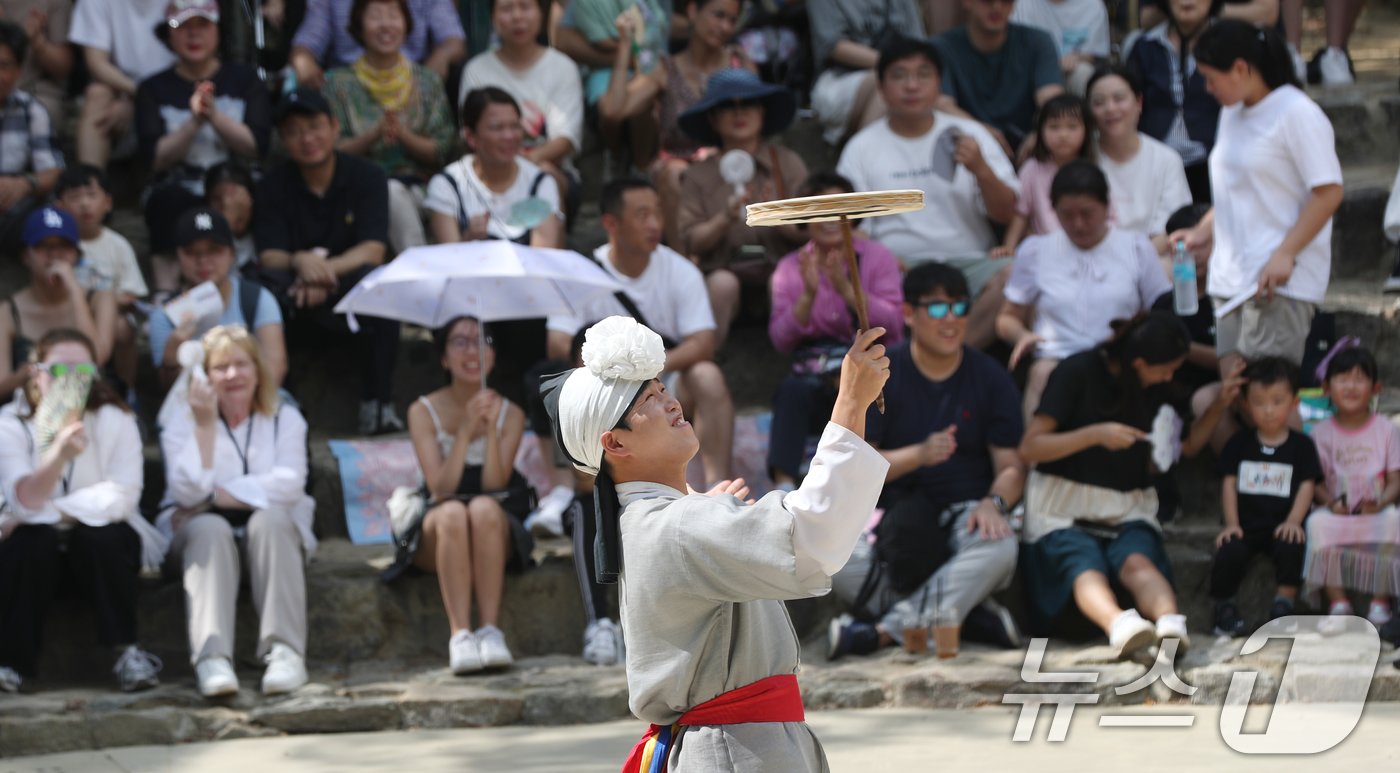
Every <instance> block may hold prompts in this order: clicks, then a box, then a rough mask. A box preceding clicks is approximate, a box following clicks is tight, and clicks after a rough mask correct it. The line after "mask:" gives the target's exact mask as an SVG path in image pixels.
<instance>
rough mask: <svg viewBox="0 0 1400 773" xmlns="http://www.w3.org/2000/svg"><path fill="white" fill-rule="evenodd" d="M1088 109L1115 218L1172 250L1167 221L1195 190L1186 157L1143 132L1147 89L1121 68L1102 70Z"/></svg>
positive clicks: (1093, 84) (1096, 75)
mask: <svg viewBox="0 0 1400 773" xmlns="http://www.w3.org/2000/svg"><path fill="white" fill-rule="evenodd" d="M1089 109H1090V111H1092V112H1093V114H1094V126H1095V128H1097V129H1098V137H1099V140H1098V147H1097V148H1096V151H1097V153H1096V155H1097V158H1098V163H1099V168H1100V169H1103V173H1104V174H1105V175H1107V176H1108V188H1109V190H1110V191H1112V192H1113V201H1112V203H1113V216H1114V219H1115V221H1116V224H1117V226H1118V227H1119V228H1121V229H1123V230H1124V231H1136V232H1137V233H1140V234H1145V235H1146V236H1147V237H1148V238H1149V239H1151V240H1152V246H1153V247H1156V248H1157V252H1158V254H1162V253H1165V252H1166V251H1167V247H1168V246H1169V245H1168V244H1167V218H1169V217H1171V216H1172V213H1173V212H1175V211H1177V210H1178V209H1180V208H1182V207H1184V206H1186V205H1187V204H1190V203H1191V188H1190V186H1188V185H1187V183H1186V170H1185V169H1184V168H1183V167H1182V165H1181V156H1179V155H1177V153H1176V152H1175V151H1173V150H1172V149H1171V148H1169V147H1167V146H1166V145H1163V144H1162V143H1160V142H1158V141H1157V140H1154V139H1152V138H1151V137H1149V136H1147V135H1146V134H1143V133H1142V132H1140V131H1138V119H1139V117H1141V116H1142V87H1141V86H1139V85H1138V82H1137V79H1136V78H1135V77H1133V75H1132V74H1131V73H1129V72H1128V71H1127V70H1124V69H1123V68H1121V67H1118V66H1116V65H1114V66H1112V67H1104V68H1101V69H1100V70H1099V71H1098V72H1096V73H1094V77H1093V78H1091V79H1090V80H1089Z"/></svg>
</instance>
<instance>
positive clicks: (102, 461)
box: [0, 402, 145, 526]
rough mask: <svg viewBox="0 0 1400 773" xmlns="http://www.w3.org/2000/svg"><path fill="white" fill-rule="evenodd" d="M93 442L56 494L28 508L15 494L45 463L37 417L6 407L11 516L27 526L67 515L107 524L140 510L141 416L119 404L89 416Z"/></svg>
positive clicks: (5, 474) (1, 437)
mask: <svg viewBox="0 0 1400 773" xmlns="http://www.w3.org/2000/svg"><path fill="white" fill-rule="evenodd" d="M83 427H84V428H85V429H86V430H87V437H88V446H87V448H86V449H84V450H83V452H82V453H81V454H78V456H77V458H75V459H74V460H73V461H72V462H70V463H69V465H68V467H67V469H66V471H65V473H64V475H63V477H62V479H61V480H60V481H59V482H58V485H56V486H55V487H54V491H53V493H52V494H51V495H50V496H49V498H48V499H47V500H45V501H44V503H43V504H42V505H40V506H39V507H35V508H31V507H25V505H24V503H23V502H20V500H19V497H18V496H17V495H16V493H15V487H16V486H18V485H19V482H20V480H21V479H22V478H24V477H26V476H28V475H29V474H30V473H32V472H34V470H35V469H36V468H37V467H38V466H39V448H38V445H37V443H36V442H35V437H34V426H33V421H32V420H31V419H30V418H27V417H21V416H20V413H19V408H18V406H16V404H15V403H13V402H12V403H10V404H9V405H6V406H5V407H4V408H3V409H0V492H3V494H4V497H5V501H6V502H7V507H6V514H7V515H8V516H10V517H12V518H15V519H17V520H19V521H20V522H22V523H27V524H56V523H59V522H60V521H61V520H62V519H63V516H65V515H66V516H68V517H70V518H72V519H74V520H76V521H79V522H81V523H84V524H87V525H89V526H105V525H107V524H110V523H116V522H118V521H124V520H126V519H127V518H129V517H131V516H133V515H136V514H137V505H138V503H139V502H140V500H141V487H142V484H143V482H144V472H145V471H144V470H143V468H142V464H143V458H142V455H141V432H140V430H139V429H138V428H137V426H136V417H134V416H132V415H131V414H129V413H127V412H126V411H123V410H122V409H120V408H118V407H117V406H115V405H104V406H102V407H101V408H98V409H97V410H96V411H89V412H88V413H85V414H84V415H83Z"/></svg>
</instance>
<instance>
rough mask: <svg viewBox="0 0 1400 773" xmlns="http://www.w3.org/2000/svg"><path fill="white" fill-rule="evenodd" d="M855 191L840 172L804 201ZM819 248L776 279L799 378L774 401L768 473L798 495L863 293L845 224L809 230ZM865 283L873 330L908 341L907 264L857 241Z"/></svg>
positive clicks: (815, 180)
mask: <svg viewBox="0 0 1400 773" xmlns="http://www.w3.org/2000/svg"><path fill="white" fill-rule="evenodd" d="M853 190H854V186H852V185H851V182H850V181H849V180H847V179H846V178H844V177H842V176H841V175H839V174H836V173H835V172H819V173H817V174H814V175H812V176H811V177H809V178H807V181H806V182H805V183H804V184H803V185H802V186H801V189H800V190H799V191H798V195H799V196H824V195H827V194H832V193H850V192H852V191H853ZM808 232H809V234H810V236H811V241H809V242H807V243H806V244H805V245H803V246H802V247H801V248H800V249H798V250H797V251H796V252H792V253H789V254H788V255H786V256H785V257H784V258H783V259H782V260H781V261H779V262H778V267H777V268H776V269H775V270H774V272H773V281H772V285H771V286H770V287H771V293H772V309H771V313H770V316H769V318H768V337H769V338H771V339H772V340H773V346H774V348H776V349H777V350H778V351H780V352H791V353H792V354H793V363H792V372H791V373H790V374H788V376H787V378H785V379H784V380H783V383H782V384H780V385H779V386H778V393H777V395H776V396H775V397H774V399H773V425H772V429H771V431H770V437H769V442H768V474H769V477H771V478H772V479H773V482H774V483H776V484H777V485H778V487H779V488H784V489H786V490H789V491H791V490H792V489H793V488H795V487H796V485H797V482H798V480H799V479H800V478H801V476H802V468H803V466H804V465H805V464H806V463H807V459H806V454H805V451H806V445H807V435H808V434H809V433H812V432H815V431H816V430H817V429H819V428H820V424H818V423H814V422H819V421H823V419H822V417H823V416H826V415H828V414H830V413H831V405H832V402H833V401H834V400H835V399H836V380H835V378H836V376H837V374H838V373H839V372H840V370H841V358H842V356H843V355H844V354H845V352H846V350H847V349H849V348H850V345H851V341H852V340H854V338H855V334H856V315H855V311H854V309H855V303H856V300H855V298H856V296H855V290H854V287H853V285H852V283H851V279H850V274H849V273H848V272H849V269H848V268H847V264H846V252H845V245H844V243H843V239H842V236H841V226H840V224H839V223H835V222H830V223H816V224H813V225H811V226H809V227H808ZM854 247H855V251H856V261H857V265H859V267H860V282H861V286H862V289H864V290H865V294H866V299H867V304H868V307H869V314H870V325H871V327H883V328H885V330H887V331H888V332H887V333H885V337H884V341H883V343H884V344H885V345H886V346H890V345H892V344H896V343H898V342H899V341H900V340H901V339H903V338H904V318H903V316H902V314H901V311H900V304H901V303H902V302H903V295H902V294H901V292H900V270H899V261H898V260H896V259H895V257H894V255H893V254H892V253H891V252H890V251H889V250H888V249H886V248H885V247H884V245H881V244H880V243H879V242H874V241H870V240H869V239H861V238H857V239H855V241H854Z"/></svg>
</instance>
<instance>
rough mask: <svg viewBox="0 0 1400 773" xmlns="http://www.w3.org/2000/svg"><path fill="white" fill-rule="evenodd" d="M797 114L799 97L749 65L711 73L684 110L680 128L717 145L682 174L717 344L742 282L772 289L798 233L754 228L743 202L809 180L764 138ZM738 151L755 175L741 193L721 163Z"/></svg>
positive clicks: (685, 211)
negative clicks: (764, 78)
mask: <svg viewBox="0 0 1400 773" xmlns="http://www.w3.org/2000/svg"><path fill="white" fill-rule="evenodd" d="M796 114H797V99H796V97H794V96H793V94H792V92H790V91H788V90H787V89H786V88H784V87H782V86H773V85H769V84H766V83H764V82H762V81H760V80H759V79H758V76H757V75H754V74H753V73H752V72H749V71H748V70H740V69H731V70H720V71H719V72H717V73H715V74H714V75H711V76H710V81H709V85H708V86H706V87H705V96H704V97H701V99H700V101H698V102H696V103H695V104H694V105H692V106H691V107H690V109H689V110H687V111H686V112H685V113H684V114H682V115H681V118H680V125H681V129H682V130H683V131H685V132H686V133H687V134H689V135H691V136H692V137H694V138H695V139H696V140H698V141H699V142H701V143H703V144H705V145H708V146H714V147H717V148H718V151H719V152H717V153H715V154H714V155H712V156H710V157H709V158H706V159H705V160H704V161H700V162H698V163H695V164H692V165H691V166H690V168H689V169H687V170H686V172H685V175H684V177H683V178H682V180H681V191H680V200H681V206H680V214H679V217H680V224H679V225H680V228H679V230H680V233H681V234H682V236H681V245H682V247H681V249H682V250H683V252H684V253H685V254H686V255H687V256H689V257H690V259H691V260H693V261H695V262H696V264H698V265H699V266H700V270H701V271H703V272H705V285H706V287H707V288H708V289H709V293H710V308H712V309H713V310H714V312H715V323H716V324H717V325H718V326H719V327H718V329H717V332H716V339H717V343H716V346H717V347H723V346H724V342H725V341H726V340H728V338H729V326H730V325H732V324H733V323H734V320H735V318H737V317H738V316H739V300H740V294H741V292H740V291H741V289H742V288H741V285H743V284H747V285H749V286H750V287H756V288H758V289H767V287H768V279H769V277H770V276H771V275H772V270H773V266H774V265H775V264H776V263H777V261H778V257H779V256H780V255H782V254H783V253H785V252H787V251H788V250H789V249H791V248H792V247H794V246H796V245H797V244H798V243H799V242H800V241H801V232H800V231H799V230H798V229H797V227H796V226H780V227H778V228H750V227H749V226H748V225H747V224H745V223H744V206H745V205H746V204H749V203H751V202H758V201H772V200H775V199H785V198H788V197H789V196H790V195H791V193H790V191H795V190H797V189H798V188H799V187H801V186H802V184H803V183H804V182H805V181H806V180H807V165H806V164H804V163H802V157H801V156H799V155H797V154H796V153H794V152H793V151H791V150H789V149H788V148H784V147H779V146H777V145H773V144H770V143H767V142H764V139H765V138H767V137H771V136H773V135H775V134H780V133H782V131H783V130H784V129H786V128H787V127H788V125H790V124H791V123H792V119H793V118H794V117H795V116H796ZM733 151H739V152H742V153H747V154H748V156H749V158H750V159H752V160H753V170H754V172H753V178H752V179H750V180H749V181H748V182H747V183H746V184H745V185H744V191H743V193H737V192H736V191H735V189H734V184H733V183H730V182H727V181H726V180H725V179H724V175H723V173H722V171H721V163H722V159H723V158H724V156H726V155H727V154H729V153H730V152H733Z"/></svg>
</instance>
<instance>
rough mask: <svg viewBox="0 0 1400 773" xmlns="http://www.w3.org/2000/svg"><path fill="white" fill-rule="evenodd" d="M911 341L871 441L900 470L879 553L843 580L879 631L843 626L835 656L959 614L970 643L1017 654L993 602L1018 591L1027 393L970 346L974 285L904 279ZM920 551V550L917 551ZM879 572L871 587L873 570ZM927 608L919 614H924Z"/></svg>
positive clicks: (928, 276)
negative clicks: (921, 617)
mask: <svg viewBox="0 0 1400 773" xmlns="http://www.w3.org/2000/svg"><path fill="white" fill-rule="evenodd" d="M904 300H905V303H904V321H905V323H906V324H908V325H909V328H910V331H911V335H910V341H909V343H907V344H905V345H904V346H899V347H895V348H894V349H892V350H890V379H889V381H888V382H887V383H886V385H885V398H886V399H885V403H886V412H885V414H884V415H881V414H879V413H877V412H876V411H873V410H872V411H871V413H870V416H869V417H868V418H867V420H866V421H867V425H866V426H867V429H866V439H867V440H868V441H869V442H870V444H871V445H872V446H874V447H875V448H877V449H879V450H880V453H881V455H883V456H884V457H885V459H887V460H888V461H889V462H890V469H889V472H888V474H887V475H886V478H885V490H884V493H883V495H882V496H881V505H882V506H884V507H885V514H884V516H883V518H882V519H881V522H880V526H879V527H878V529H877V535H878V536H877V539H876V545H875V548H874V549H873V550H872V549H871V547H870V545H869V543H868V542H866V541H865V540H862V541H860V542H859V543H858V544H857V545H856V549H855V553H854V554H853V555H852V556H851V560H850V561H849V562H848V563H847V564H846V567H845V568H844V569H842V570H841V571H840V572H839V573H838V574H837V575H836V576H835V577H834V578H832V585H833V587H834V588H835V590H836V592H837V593H838V594H840V595H841V596H842V597H843V600H845V601H846V602H848V603H851V604H853V605H854V606H855V607H856V608H857V612H858V613H860V614H863V615H866V616H869V617H875V618H878V619H879V622H878V623H877V624H876V625H874V626H871V625H868V624H865V623H846V622H844V621H837V622H836V623H834V624H833V625H832V628H831V632H830V633H831V637H830V641H829V642H828V645H829V655H830V656H831V657H839V656H840V655H842V654H845V653H847V652H855V653H862V652H870V651H873V650H874V649H875V648H876V647H877V646H878V645H879V644H881V643H888V642H890V641H895V640H897V639H898V638H899V637H900V635H901V634H902V630H901V628H902V626H901V625H900V621H901V620H903V619H905V618H907V617H909V616H911V615H913V614H916V613H918V612H920V611H922V612H923V613H925V614H932V613H933V612H934V610H935V609H942V610H957V615H958V616H959V617H962V618H966V619H965V621H964V628H965V629H967V631H968V632H969V633H973V632H978V633H980V632H985V633H986V634H987V638H989V639H991V640H993V641H994V642H996V643H1000V644H1003V645H1006V646H1014V645H1016V644H1017V643H1018V639H1019V637H1020V634H1019V632H1018V631H1017V630H1016V627H1015V624H1014V622H1013V621H1012V620H1011V617H1010V615H1009V614H1008V613H1007V612H1006V610H1005V609H1004V608H1003V607H1001V606H1000V605H999V604H997V603H996V602H994V601H992V600H991V598H990V596H991V594H992V593H993V592H994V591H997V590H999V589H1001V588H1004V587H1006V585H1007V584H1009V583H1010V581H1011V577H1012V574H1013V573H1014V572H1015V569H1016V539H1015V535H1014V534H1013V532H1012V528H1011V526H1010V525H1009V524H1008V523H1007V520H1006V516H1007V514H1008V513H1009V511H1010V508H1011V506H1012V505H1014V504H1016V503H1017V502H1019V501H1020V499H1021V490H1022V486H1023V485H1024V482H1025V465H1024V463H1023V462H1022V461H1021V456H1020V454H1019V453H1018V452H1017V450H1016V448H1017V446H1018V445H1019V444H1020V442H1021V432H1022V428H1023V425H1022V420H1021V409H1020V405H1021V395H1020V393H1019V392H1018V391H1017V390H1016V385H1015V384H1014V383H1013V382H1012V381H1011V376H1010V375H1009V374H1008V373H1007V372H1006V369H1005V368H1003V367H1001V366H1000V365H999V364H997V363H996V362H995V361H994V360H992V359H991V358H990V357H988V356H987V355H985V354H983V353H981V352H980V351H977V350H976V349H972V348H969V347H968V346H966V345H965V343H964V341H965V339H966V337H967V314H968V310H969V308H970V302H971V299H970V298H969V292H968V285H967V279H966V277H964V276H963V274H962V273H961V272H960V271H958V270H957V269H956V268H953V267H952V266H948V265H945V264H942V263H925V264H923V265H921V266H919V267H917V268H915V269H913V270H912V271H910V272H909V273H908V274H907V275H906V276H905V278H904ZM911 546H912V549H911ZM877 561H878V563H879V564H880V567H879V569H877V570H876V571H877V572H878V574H877V576H876V578H875V579H874V581H873V582H871V583H869V584H868V587H863V586H867V583H866V579H867V577H868V576H869V575H870V572H871V567H872V564H873V563H875V562H877ZM921 607H922V608H923V609H922V610H920V608H921Z"/></svg>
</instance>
